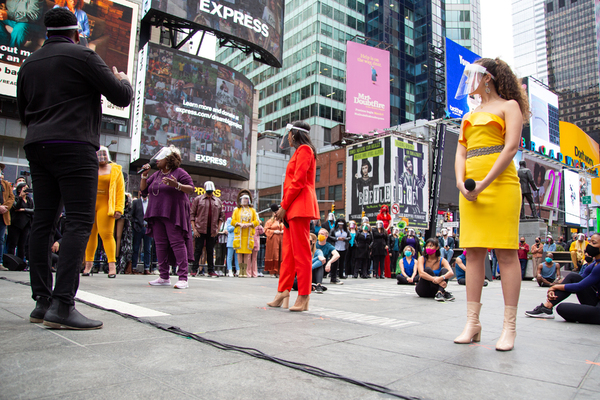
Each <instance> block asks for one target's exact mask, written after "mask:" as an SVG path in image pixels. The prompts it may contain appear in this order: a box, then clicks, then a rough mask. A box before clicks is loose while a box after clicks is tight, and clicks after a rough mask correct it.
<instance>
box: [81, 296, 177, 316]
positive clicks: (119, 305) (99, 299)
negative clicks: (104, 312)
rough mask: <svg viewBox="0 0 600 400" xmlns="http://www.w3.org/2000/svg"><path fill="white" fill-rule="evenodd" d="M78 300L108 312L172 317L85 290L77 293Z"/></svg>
mask: <svg viewBox="0 0 600 400" xmlns="http://www.w3.org/2000/svg"><path fill="white" fill-rule="evenodd" d="M77 298H78V299H81V300H85V301H87V302H89V303H92V304H95V305H97V306H100V307H104V308H106V309H108V310H116V311H119V312H122V313H125V314H130V315H133V316H134V317H162V316H165V315H170V314H166V313H164V312H160V311H156V310H151V309H149V308H146V307H142V306H136V305H135V304H130V303H126V302H124V301H120V300H115V299H110V298H108V297H104V296H100V295H97V294H93V293H89V292H86V291H83V290H78V291H77Z"/></svg>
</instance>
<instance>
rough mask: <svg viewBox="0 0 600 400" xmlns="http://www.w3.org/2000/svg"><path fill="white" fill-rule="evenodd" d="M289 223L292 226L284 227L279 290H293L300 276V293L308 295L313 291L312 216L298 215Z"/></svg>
mask: <svg viewBox="0 0 600 400" xmlns="http://www.w3.org/2000/svg"><path fill="white" fill-rule="evenodd" d="M288 223H289V225H290V228H289V229H288V228H284V229H283V241H282V244H281V253H282V256H281V267H280V269H279V289H278V291H280V292H283V291H286V290H292V286H293V285H294V278H295V277H296V276H298V295H300V296H306V295H309V294H310V292H311V291H312V253H311V251H310V218H303V217H297V218H293V219H291V220H289V221H288Z"/></svg>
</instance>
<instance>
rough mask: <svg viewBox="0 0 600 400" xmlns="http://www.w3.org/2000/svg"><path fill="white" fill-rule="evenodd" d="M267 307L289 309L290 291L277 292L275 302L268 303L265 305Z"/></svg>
mask: <svg viewBox="0 0 600 400" xmlns="http://www.w3.org/2000/svg"><path fill="white" fill-rule="evenodd" d="M267 305H268V306H269V307H281V308H289V307H290V291H289V290H286V291H284V292H277V296H275V300H273V301H272V302H270V303H267Z"/></svg>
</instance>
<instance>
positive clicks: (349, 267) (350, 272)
mask: <svg viewBox="0 0 600 400" xmlns="http://www.w3.org/2000/svg"><path fill="white" fill-rule="evenodd" d="M357 233H358V229H356V222H354V221H350V222H348V234H349V235H350V240H349V241H348V250H347V251H348V253H347V254H346V267H345V268H346V276H352V277H353V278H357V277H358V276H354V263H355V260H356V258H355V257H354V253H355V251H356V234H357Z"/></svg>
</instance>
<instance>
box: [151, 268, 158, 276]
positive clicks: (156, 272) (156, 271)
mask: <svg viewBox="0 0 600 400" xmlns="http://www.w3.org/2000/svg"><path fill="white" fill-rule="evenodd" d="M152 275H160V272H158V270H157V269H155V270H154V271H152Z"/></svg>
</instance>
